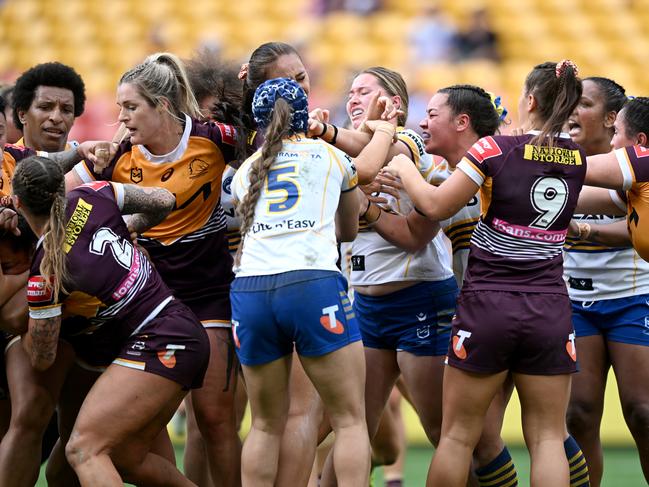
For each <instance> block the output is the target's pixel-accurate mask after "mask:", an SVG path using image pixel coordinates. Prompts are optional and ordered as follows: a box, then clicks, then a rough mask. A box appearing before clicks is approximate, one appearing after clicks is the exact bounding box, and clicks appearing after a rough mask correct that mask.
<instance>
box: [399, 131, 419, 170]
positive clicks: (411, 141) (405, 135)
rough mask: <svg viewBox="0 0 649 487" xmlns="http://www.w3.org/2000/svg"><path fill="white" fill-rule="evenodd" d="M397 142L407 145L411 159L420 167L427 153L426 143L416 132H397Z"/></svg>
mask: <svg viewBox="0 0 649 487" xmlns="http://www.w3.org/2000/svg"><path fill="white" fill-rule="evenodd" d="M397 140H399V141H400V142H402V143H404V144H406V147H408V150H409V151H410V159H412V160H413V162H414V163H415V164H416V165H417V166H419V160H420V159H421V158H422V157H423V156H424V154H425V153H426V151H425V149H424V141H423V139H422V138H421V137H420V136H419V134H417V133H416V132H415V131H414V130H410V129H402V130H399V131H397Z"/></svg>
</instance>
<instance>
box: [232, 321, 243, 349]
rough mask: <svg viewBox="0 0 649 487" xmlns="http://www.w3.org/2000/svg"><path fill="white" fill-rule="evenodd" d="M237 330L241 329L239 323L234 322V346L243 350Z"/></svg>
mask: <svg viewBox="0 0 649 487" xmlns="http://www.w3.org/2000/svg"><path fill="white" fill-rule="evenodd" d="M237 328H239V322H238V321H237V320H232V338H234V346H235V347H237V348H241V342H240V341H239V335H237Z"/></svg>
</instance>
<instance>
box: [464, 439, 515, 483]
mask: <svg viewBox="0 0 649 487" xmlns="http://www.w3.org/2000/svg"><path fill="white" fill-rule="evenodd" d="M475 474H476V475H477V476H478V483H479V484H480V486H489V487H514V486H517V485H518V473H517V472H516V466H515V465H514V462H513V461H512V456H511V455H510V454H509V450H508V449H507V447H505V448H503V451H501V452H500V454H499V455H498V456H497V457H496V458H494V459H493V460H492V461H491V462H489V463H488V464H487V465H485V466H484V467H480V468H477V469H476V470H475Z"/></svg>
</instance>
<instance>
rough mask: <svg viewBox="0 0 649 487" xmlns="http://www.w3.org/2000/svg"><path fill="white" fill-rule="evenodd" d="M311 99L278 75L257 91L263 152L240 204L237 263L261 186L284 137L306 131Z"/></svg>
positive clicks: (255, 100)
mask: <svg viewBox="0 0 649 487" xmlns="http://www.w3.org/2000/svg"><path fill="white" fill-rule="evenodd" d="M307 106H308V101H307V96H306V93H305V92H304V90H303V89H302V88H301V87H300V85H298V84H297V83H296V82H295V81H293V80H291V79H287V78H277V79H272V80H268V81H266V82H264V83H263V84H262V85H260V86H259V87H258V88H257V90H256V91H255V97H254V98H253V102H252V107H253V116H254V120H255V123H256V124H257V125H258V126H259V127H260V128H263V129H265V132H264V134H265V139H264V144H263V145H262V147H261V154H260V155H259V157H257V158H256V159H255V160H254V161H253V162H252V164H251V166H250V171H249V173H248V181H249V182H250V186H249V187H248V192H247V193H246V195H245V196H244V197H243V200H242V201H241V203H240V204H239V205H238V206H237V214H238V216H239V218H240V219H241V227H240V229H239V232H240V233H241V244H240V245H239V248H238V249H237V253H236V255H235V258H234V262H235V265H237V266H238V265H239V263H240V262H241V253H242V250H243V246H244V244H245V238H246V235H247V233H248V231H249V230H250V227H252V223H253V221H254V217H255V207H256V206H257V202H258V201H259V197H260V195H261V188H262V186H263V184H264V181H265V180H266V177H267V176H268V171H269V170H270V168H271V166H272V165H273V163H274V162H275V158H276V157H277V154H279V152H280V151H281V150H282V145H283V139H284V138H286V137H288V136H289V135H293V134H297V133H303V132H306V128H307V119H308V109H307Z"/></svg>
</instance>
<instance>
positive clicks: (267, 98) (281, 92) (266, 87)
mask: <svg viewBox="0 0 649 487" xmlns="http://www.w3.org/2000/svg"><path fill="white" fill-rule="evenodd" d="M279 98H282V99H283V100H286V102H288V104H289V105H290V106H291V108H292V109H293V116H292V117H291V132H293V133H297V132H306V131H307V125H308V121H309V108H308V107H309V102H308V100H307V97H306V93H305V92H304V90H303V89H302V87H301V86H300V85H298V84H297V83H296V82H295V81H293V80H292V79H289V78H275V79H269V80H268V81H264V82H263V83H262V84H260V85H259V86H258V87H257V90H256V91H255V97H254V98H253V99H252V114H253V116H254V118H255V123H256V124H257V127H259V128H262V129H263V128H266V127H267V126H268V124H269V123H270V119H271V118H272V116H273V108H274V107H275V101H276V100H278V99H279Z"/></svg>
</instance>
